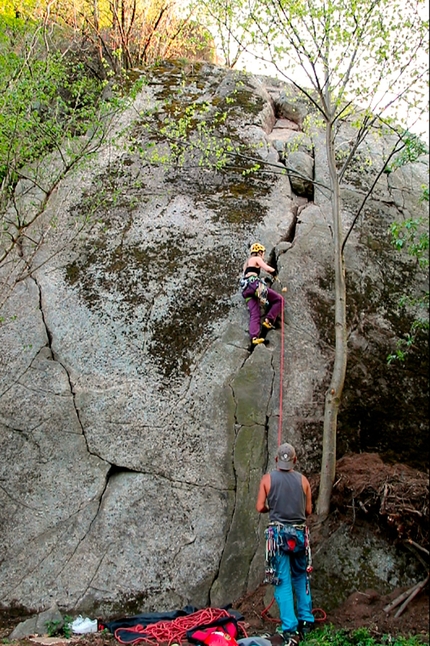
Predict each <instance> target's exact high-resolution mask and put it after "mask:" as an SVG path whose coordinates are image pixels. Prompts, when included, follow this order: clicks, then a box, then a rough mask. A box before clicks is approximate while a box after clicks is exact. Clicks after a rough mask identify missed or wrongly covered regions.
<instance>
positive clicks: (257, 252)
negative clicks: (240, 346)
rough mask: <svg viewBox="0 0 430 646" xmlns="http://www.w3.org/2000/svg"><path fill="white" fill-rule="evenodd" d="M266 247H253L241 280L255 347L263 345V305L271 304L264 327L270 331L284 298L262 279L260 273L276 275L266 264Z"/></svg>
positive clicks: (254, 245) (259, 245)
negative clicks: (261, 310) (261, 334)
mask: <svg viewBox="0 0 430 646" xmlns="http://www.w3.org/2000/svg"><path fill="white" fill-rule="evenodd" d="M265 251H266V249H265V247H264V246H263V245H262V244H260V243H259V242H255V243H254V244H253V245H252V246H251V255H250V256H249V258H248V259H247V260H246V261H245V264H244V265H243V277H242V279H241V285H242V296H243V298H244V299H245V301H246V304H247V306H248V310H249V336H250V337H251V342H252V344H253V345H258V344H259V343H263V342H264V339H262V338H261V336H260V333H261V312H260V306H261V304H264V305H267V303H268V304H269V309H268V310H267V312H266V318H265V319H264V321H263V326H264V327H265V328H267V329H268V330H271V329H272V328H274V327H275V321H276V319H277V317H278V316H279V314H280V313H281V309H282V300H283V299H282V296H281V295H280V294H278V293H277V292H275V290H273V289H270V288H269V287H267V285H266V284H265V283H264V282H263V281H262V280H261V279H260V272H261V270H262V269H263V271H265V272H267V273H268V274H271V275H273V274H275V271H276V270H275V269H274V268H273V267H271V266H270V265H268V264H267V263H265V262H264V252H265Z"/></svg>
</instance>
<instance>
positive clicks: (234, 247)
mask: <svg viewBox="0 0 430 646" xmlns="http://www.w3.org/2000/svg"><path fill="white" fill-rule="evenodd" d="M184 79H186V83H185V84H184ZM281 92H284V93H283V94H282V95H281ZM287 95H288V92H287ZM287 95H286V94H285V91H284V89H283V88H282V86H280V85H279V83H276V82H274V81H273V80H271V79H264V77H259V78H254V77H248V76H246V75H244V74H242V73H236V72H231V71H228V70H224V69H221V68H217V67H213V66H210V65H207V64H202V65H199V64H193V65H191V66H189V67H188V68H187V69H185V70H184V69H183V68H182V67H181V66H180V65H179V64H173V63H172V64H165V65H161V66H159V67H158V69H157V71H156V72H155V73H154V74H153V75H152V76H151V77H150V78H149V81H148V83H147V84H146V85H145V86H144V88H143V90H142V92H141V93H140V95H139V96H138V97H137V98H136V101H135V104H134V105H133V106H132V108H131V109H130V110H128V111H127V112H126V113H125V114H124V115H123V116H122V118H121V120H119V122H118V123H117V124H116V127H115V129H114V131H113V132H112V133H111V134H112V139H111V140H110V141H109V142H108V143H107V144H106V146H105V147H104V148H103V149H102V150H101V151H100V152H99V154H98V156H97V157H95V158H94V159H93V160H92V163H91V166H90V167H89V168H88V167H87V168H81V169H79V170H76V171H75V173H74V174H73V175H69V176H68V177H66V178H65V180H64V181H63V182H62V183H61V184H60V185H59V187H58V190H57V191H55V192H54V193H53V194H52V195H51V197H50V200H49V203H48V208H47V211H46V216H45V217H46V219H45V224H47V223H49V222H51V221H52V218H53V217H57V216H58V214H59V213H61V218H60V219H59V221H58V224H57V226H56V228H52V229H51V230H50V233H49V236H47V238H46V241H45V243H44V245H42V246H41V248H40V250H39V251H38V252H37V253H36V254H34V252H33V250H32V248H31V247H30V243H28V246H26V243H24V245H23V247H22V248H21V249H20V253H22V254H23V256H24V258H25V257H26V258H27V261H28V262H29V263H30V266H29V272H28V276H27V277H26V278H25V279H23V280H21V281H20V282H19V283H17V284H16V285H15V286H14V288H13V290H12V291H11V293H10V295H9V298H8V299H7V300H6V302H5V303H4V305H3V306H2V312H1V316H2V320H3V324H2V326H1V327H0V340H1V347H2V354H1V358H0V365H1V372H0V384H1V392H0V447H1V454H2V457H3V459H2V461H1V464H0V501H1V507H0V528H1V530H0V603H1V604H3V605H5V606H8V605H12V604H15V603H19V604H20V605H22V606H24V607H25V608H28V609H36V610H40V609H44V608H47V607H49V606H51V605H52V603H53V602H56V603H57V604H58V606H59V607H60V608H62V609H67V610H74V611H79V612H87V613H101V612H103V613H105V614H108V613H110V612H119V613H121V614H126V613H136V612H139V611H144V610H145V611H151V610H165V609H171V608H172V607H181V606H183V605H185V604H188V603H190V604H193V605H198V606H203V605H206V604H212V605H220V604H225V603H228V602H231V601H233V600H234V599H235V598H238V597H239V596H240V595H241V594H243V593H244V592H245V591H247V590H250V589H253V588H254V587H255V586H256V585H257V584H258V583H259V582H260V581H261V580H262V574H263V567H264V566H263V550H262V535H263V526H264V520H265V519H262V518H259V517H258V514H257V513H256V512H255V497H256V493H257V488H258V483H259V480H260V477H261V475H262V473H263V472H264V471H265V470H266V469H267V468H271V467H272V465H273V455H274V452H275V448H276V444H277V441H278V432H279V422H280V414H281V416H282V420H281V421H282V426H281V433H282V438H283V440H288V441H291V442H292V443H293V444H295V445H296V447H297V450H298V454H299V466H300V468H301V469H302V470H305V472H307V473H311V472H316V471H317V470H318V463H319V459H320V456H321V432H322V417H323V405H324V391H325V388H326V386H327V383H328V379H329V375H330V367H331V363H332V357H333V293H332V290H333V274H332V268H331V261H332V248H331V225H330V210H329V205H328V203H327V200H326V199H325V197H324V194H323V193H322V192H318V191H316V193H315V198H314V201H313V202H310V201H309V200H308V198H307V197H306V196H303V195H302V196H299V195H297V194H296V193H295V192H294V190H293V189H292V186H291V184H290V181H289V179H288V176H287V174H286V169H285V165H284V150H285V149H284V148H283V147H282V146H281V147H279V146H278V148H275V147H274V146H273V145H272V141H273V140H276V141H278V140H279V137H278V136H276V137H272V139H271V137H270V133H271V130H270V129H271V128H272V131H273V128H274V127H275V124H276V123H277V121H279V119H278V117H281V119H283V120H284V121H283V122H282V123H281V124H280V125H281V126H284V127H285V126H288V128H287V129H288V130H290V131H291V132H297V129H299V128H301V124H302V122H303V118H304V116H305V112H304V110H305V108H304V104H303V103H302V102H300V101H298V99H297V97H295V98H294V103H293V105H292V106H291V105H290V106H289V107H288V105H287V103H288V101H287V99H288V96H289V95H288V96H287ZM278 99H279V102H278V104H277V103H276V102H277V100H278ZM288 100H289V99H288ZM187 105H194V106H197V107H195V108H194V110H196V113H195V114H196V122H197V121H198V120H199V119H200V121H201V119H202V117H201V115H200V113H198V109H199V106H200V107H201V106H205V107H204V110H206V106H209V108H208V109H209V111H210V118H209V119H208V120H207V121H208V122H210V121H211V119H212V122H213V123H215V122H216V119H217V118H218V115H219V114H223V113H224V112H225V113H226V115H227V118H226V119H225V121H223V122H222V124H223V125H222V126H221V125H220V131H221V130H222V134H223V136H225V137H229V138H230V140H231V141H233V142H234V145H235V146H236V148H235V152H234V154H232V157H231V163H230V167H229V169H228V170H227V171H225V172H220V171H218V170H217V169H216V167H212V168H208V167H207V166H204V165H203V166H199V165H198V163H196V159H197V156H198V154H201V150H197V149H196V148H193V147H192V146H191V145H190V146H189V147H188V148H187V149H186V151H185V157H184V158H183V160H182V161H183V163H182V164H181V163H179V162H180V160H179V159H177V160H176V162H177V163H175V160H173V159H171V160H170V162H169V163H163V159H162V157H163V155H162V153H163V151H164V152H165V149H166V137H167V134H166V123H167V121H166V119H169V118H170V119H171V120H170V121H169V122H168V123H169V124H170V126H172V123H173V122H174V121H175V120H176V121H177V120H178V119H180V118H181V116H180V115H182V116H184V114H186V113H185V109H186V106H187ZM278 105H279V106H280V107H279V108H278V107H277V106H278ZM148 107H149V109H148ZM206 112H207V110H206ZM199 115H200V116H199ZM287 120H289V122H288V123H286V121H287ZM220 123H221V122H220ZM291 124H295V125H294V127H293V126H292V125H291ZM192 137H193V135H192V134H191V135H190V141H192ZM288 138H289V136H288V137H286V140H287V139H288ZM114 144H115V145H114ZM239 145H240V146H241V147H240V148H239ZM312 145H313V149H314V157H315V166H314V168H313V170H312V173H313V176H314V177H315V178H316V179H318V180H319V182H320V184H321V185H323V184H324V183H325V182H326V178H325V173H326V164H325V161H324V154H323V148H322V147H321V141H320V134H319V133H318V132H315V133H313V135H312ZM381 145H382V144H381ZM307 146H308V148H309V144H307ZM154 150H156V151H158V155H153V154H152V152H153V151H154ZM380 151H381V149H380V148H378V141H377V139H375V140H374V141H373V142H372V150H371V151H370V152H371V155H372V158H373V159H374V160H375V168H376V166H377V160H378V156H380V154H381V153H380ZM363 154H364V153H363ZM366 154H367V153H366ZM235 155H236V156H235ZM244 156H245V157H247V158H248V159H249V158H252V159H251V161H249V162H246V163H247V164H248V166H247V167H248V170H249V169H251V167H252V166H254V165H255V160H256V159H257V160H260V165H263V164H264V162H266V164H267V165H266V172H265V173H246V174H242V172H241V170H240V169H238V167H239V166H240V165H241V164H242V163H243V159H244ZM310 159H311V158H310ZM51 163H55V160H51ZM427 170H428V165H427V160H426V159H425V158H423V159H420V160H419V161H418V162H417V163H415V164H413V165H412V167H411V169H408V170H407V169H405V170H402V169H400V170H398V171H396V172H395V173H393V174H392V175H390V176H388V177H387V176H385V175H384V176H383V177H382V178H381V180H380V181H379V182H378V186H377V191H376V193H375V196H374V197H373V198H372V199H371V200H370V201H369V203H368V207H367V208H366V211H365V213H364V216H363V217H362V218H361V219H360V221H359V223H358V225H357V226H356V228H355V229H354V231H353V234H352V235H351V239H350V242H349V243H348V245H347V248H346V262H347V268H348V309H349V322H350V335H349V336H350V348H351V350H350V360H349V369H348V377H347V384H346V390H345V397H344V403H343V406H342V410H341V415H340V418H339V441H340V447H341V451H343V452H345V451H347V450H350V449H354V450H363V451H365V450H367V449H368V448H372V449H375V447H376V449H377V450H378V449H380V451H381V452H388V453H390V452H393V455H395V457H396V459H398V460H403V461H406V462H408V461H409V462H411V463H414V464H415V465H419V464H420V460H421V458H422V456H423V451H424V448H425V438H424V436H419V435H418V433H419V432H420V431H421V429H422V427H423V425H424V423H425V421H424V420H425V411H426V407H425V402H426V392H427V382H425V383H424V376H423V375H424V367H423V362H422V359H421V355H417V354H416V355H414V356H413V358H411V363H408V364H407V365H405V366H401V367H397V366H395V365H394V366H388V365H387V362H386V356H387V354H388V352H389V349H390V348H391V347H392V346H393V344H394V342H395V340H396V335H397V334H398V331H399V330H400V331H403V330H404V329H405V327H406V326H407V325H408V323H409V322H410V320H411V316H412V314H411V312H407V311H405V312H404V314H403V316H400V315H399V311H398V307H397V301H398V297H399V294H400V293H401V291H402V290H403V289H404V287H405V285H407V286H408V288H409V289H410V290H412V291H413V290H415V289H417V286H419V280H420V275H419V272H418V271H417V268H416V267H415V266H414V265H413V263H412V262H411V261H409V260H407V259H406V258H402V257H401V256H399V255H397V254H396V253H395V252H393V250H392V248H391V247H390V243H389V234H388V226H389V224H390V222H391V221H392V220H393V219H395V218H398V217H399V216H400V214H402V215H403V216H407V215H409V214H417V213H423V212H424V206H423V204H422V203H421V202H419V199H418V197H416V193H417V192H418V187H419V186H420V184H421V183H423V181H424V180H423V178H424V177H425V175H426V172H427ZM309 172H310V171H309ZM369 172H370V174H372V172H373V171H372V169H371V170H370V171H369ZM375 172H376V171H375ZM360 177H361V176H360V173H359V171H358V170H357V171H356V174H355V175H351V177H349V178H347V184H346V185H345V187H344V189H343V199H344V204H345V226H346V227H347V226H348V223H350V222H351V221H352V218H353V214H354V209H355V208H356V206H357V204H358V203H359V201H360V199H361V197H362V193H363V186H362V185H361V184H360V181H359V180H360ZM365 180H366V181H369V180H368V179H367V178H365ZM363 181H364V180H363ZM21 189H22V187H21ZM21 189H20V188H19V187H18V190H21ZM22 196H25V193H24V192H22ZM22 199H24V197H23V198H22ZM32 199H33V198H32ZM83 218H88V224H87V226H86V227H85V228H84V230H83V233H82V234H81V235H80V236H76V235H73V232H74V231H76V227H77V224H78V223H80V222H81V221H82V219H83ZM38 226H42V225H41V223H39V224H38ZM257 239H258V240H261V241H262V242H263V243H264V244H265V245H266V247H267V248H268V252H269V253H268V256H269V257H270V258H271V260H272V261H273V262H277V265H278V269H279V281H277V283H275V288H276V289H278V290H281V289H283V288H285V287H287V289H288V291H287V292H286V293H285V292H281V293H282V294H283V295H284V296H285V308H284V326H283V329H282V331H281V330H276V331H272V332H270V333H269V336H268V340H269V344H268V345H262V346H259V347H257V348H256V349H255V350H254V351H253V352H252V351H251V348H250V345H249V338H248V333H247V324H248V315H247V311H246V307H245V305H244V303H243V301H242V297H241V294H240V292H239V285H238V279H239V276H240V272H241V267H242V264H243V261H244V259H245V258H246V256H247V253H248V246H249V244H250V243H251V242H253V241H254V240H257ZM67 241H70V243H69V244H66V242H67ZM18 260H19V259H18ZM21 260H22V258H21ZM1 271H3V272H4V271H6V270H5V269H4V268H3V269H2V270H1ZM281 348H283V349H284V366H285V368H284V374H283V375H282V376H283V379H282V388H283V390H282V395H283V409H282V411H280V409H279V403H280V383H281V379H280V365H281V356H280V353H281ZM420 370H421V371H422V375H420V372H419V371H420ZM405 433H407V434H408V435H409V436H412V435H414V434H416V436H415V441H414V443H413V447H412V446H409V447H406V446H404V444H403V445H402V442H401V437H402V435H403V436H404V434H405ZM340 543H341V541H340ZM315 576H317V573H316V574H315ZM323 587H324V586H323V584H322V583H321V585H319V589H323Z"/></svg>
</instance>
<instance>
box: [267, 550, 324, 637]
mask: <svg viewBox="0 0 430 646" xmlns="http://www.w3.org/2000/svg"><path fill="white" fill-rule="evenodd" d="M274 565H275V567H276V571H277V575H278V577H279V584H278V585H275V590H274V597H275V599H276V602H277V604H278V607H279V615H280V617H281V624H282V630H283V631H284V630H287V631H288V632H294V631H296V630H297V627H298V620H297V616H298V619H299V620H301V621H307V622H309V623H313V622H314V616H313V614H312V598H311V591H310V587H309V582H307V580H306V579H307V577H306V554H305V552H304V551H299V552H289V553H285V552H283V551H282V550H280V551H279V552H278V553H277V554H276V555H275V556H274ZM307 583H308V585H306V584H307ZM293 588H294V592H295V594H296V602H297V616H296V613H295V612H294V598H293Z"/></svg>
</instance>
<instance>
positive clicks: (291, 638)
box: [282, 630, 300, 646]
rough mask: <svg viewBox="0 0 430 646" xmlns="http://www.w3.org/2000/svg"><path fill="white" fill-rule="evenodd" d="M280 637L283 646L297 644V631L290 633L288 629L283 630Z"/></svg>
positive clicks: (298, 637)
mask: <svg viewBox="0 0 430 646" xmlns="http://www.w3.org/2000/svg"><path fill="white" fill-rule="evenodd" d="M282 639H283V640H284V646H298V644H299V642H300V635H299V633H298V632H294V633H291V632H290V631H288V630H284V632H283V633H282Z"/></svg>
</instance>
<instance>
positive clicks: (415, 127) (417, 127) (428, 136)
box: [213, 0, 430, 146]
mask: <svg viewBox="0 0 430 646" xmlns="http://www.w3.org/2000/svg"><path fill="white" fill-rule="evenodd" d="M421 9H422V12H423V14H422V15H423V16H424V17H425V18H428V15H429V0H426V1H425V3H424V4H423V6H422V8H421ZM213 35H214V38H215V43H216V42H217V36H216V33H215V32H214V33H213ZM423 61H424V62H425V63H427V65H428V58H427V54H426V53H425V52H424V51H423ZM235 69H238V70H245V71H247V72H250V73H253V74H264V75H267V76H274V77H278V78H281V79H282V76H280V74H279V73H278V72H277V70H276V69H275V67H274V66H273V65H271V64H269V63H263V62H262V61H259V60H256V59H255V57H254V56H252V55H251V54H247V53H245V54H242V56H241V58H240V59H239V61H238V63H237V65H236V66H235ZM303 76H304V74H303V72H300V71H298V72H297V73H296V74H295V75H293V78H294V80H295V81H297V82H298V83H299V84H301V85H303V86H305V87H306V86H309V81H308V82H306V80H305V79H303ZM425 109H426V112H425V114H424V116H421V117H420V118H419V119H418V120H417V122H416V123H415V124H412V123H411V121H408V119H407V117H406V113H405V112H404V113H403V114H404V115H405V116H404V121H403V120H402V121H403V123H402V125H404V126H407V127H408V128H409V129H410V130H411V131H412V132H413V133H415V134H417V135H419V136H420V137H421V138H422V139H423V141H424V142H425V143H426V144H427V146H429V143H430V128H429V114H428V112H427V107H426V108H425ZM401 116H402V115H400V118H401Z"/></svg>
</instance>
